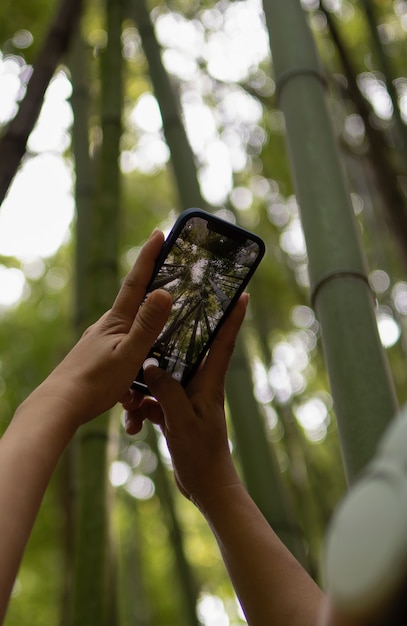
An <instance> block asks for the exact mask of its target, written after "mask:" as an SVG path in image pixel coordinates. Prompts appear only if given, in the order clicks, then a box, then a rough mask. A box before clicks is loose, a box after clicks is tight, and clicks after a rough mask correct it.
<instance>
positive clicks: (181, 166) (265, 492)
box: [132, 0, 305, 562]
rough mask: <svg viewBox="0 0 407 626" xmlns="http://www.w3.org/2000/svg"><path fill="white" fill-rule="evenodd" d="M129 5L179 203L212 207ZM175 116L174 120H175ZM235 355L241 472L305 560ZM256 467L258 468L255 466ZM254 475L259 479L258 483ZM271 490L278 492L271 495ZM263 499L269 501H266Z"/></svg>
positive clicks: (141, 13)
mask: <svg viewBox="0 0 407 626" xmlns="http://www.w3.org/2000/svg"><path fill="white" fill-rule="evenodd" d="M132 11H133V15H134V19H135V21H136V23H137V25H138V28H139V30H140V35H141V37H142V41H143V48H144V51H145V54H146V57H147V60H148V63H149V68H150V75H151V80H152V83H153V86H154V90H155V93H156V96H157V99H158V102H159V105H160V108H161V113H162V116H163V120H165V121H164V131H165V133H166V139H167V142H168V144H169V146H170V150H171V159H172V162H173V166H174V175H175V182H176V185H177V188H178V190H179V197H180V198H181V205H182V208H188V207H193V206H201V207H202V206H203V208H206V209H207V210H213V208H211V207H210V206H208V205H206V207H205V205H204V204H203V201H202V197H201V191H200V187H199V183H198V175H197V168H196V164H195V160H194V157H193V153H192V150H191V147H190V145H189V143H188V139H187V135H186V133H185V131H184V130H183V127H182V122H181V117H180V115H179V111H180V103H179V102H178V100H177V94H176V92H175V91H174V90H173V89H172V87H171V82H170V80H169V78H168V75H167V73H166V70H165V68H164V66H163V64H162V60H161V51H160V47H159V45H158V42H157V40H156V38H155V35H154V29H153V24H152V23H151V20H150V16H149V14H148V11H147V9H146V6H145V2H144V1H143V0H133V2H132ZM174 121H175V122H176V123H175V124H174ZM245 351H246V348H245V346H244V339H243V336H240V337H239V338H238V340H237V346H236V353H238V354H245ZM239 361H240V359H239V358H237V359H235V360H234V361H233V362H232V365H231V372H230V375H231V376H232V377H233V376H236V377H238V378H239V386H238V387H232V386H230V385H229V386H228V388H227V397H228V399H229V398H232V400H231V401H230V402H231V403H230V406H231V416H232V423H233V428H234V429H235V431H236V437H237V439H239V452H240V458H241V460H242V469H243V475H244V477H245V480H246V483H247V486H248V490H249V492H250V494H251V496H252V497H253V499H254V500H255V502H256V503H257V504H258V506H259V507H260V508H261V509H262V510H263V511H264V512H265V514H266V517H267V519H268V520H269V522H270V524H271V525H272V526H273V527H274V526H275V527H276V528H277V532H280V531H281V536H284V538H285V539H287V541H288V543H289V546H290V548H291V549H292V551H293V552H294V554H295V556H296V557H297V558H298V559H299V560H300V561H302V562H304V561H305V558H304V550H303V546H302V542H301V540H298V535H297V538H296V539H294V536H295V535H296V533H297V528H296V523H295V521H294V516H293V515H292V514H291V511H290V510H289V507H288V506H285V504H283V500H284V498H283V496H282V494H283V492H284V487H283V481H282V478H281V475H280V470H279V468H278V467H277V464H276V463H275V461H274V460H273V457H272V454H273V453H272V452H271V451H270V447H269V446H268V445H266V444H265V442H266V434H265V432H264V423H263V417H262V415H261V413H260V409H259V406H258V404H257V401H256V398H255V396H254V391H253V385H252V382H251V373H250V371H248V366H247V365H246V366H245V367H246V369H245V375H243V376H241V375H239V367H238V368H237V371H236V372H235V371H234V370H235V367H236V365H235V364H236V363H238V362H239ZM240 372H241V368H240ZM237 388H238V389H239V391H240V395H241V398H242V401H241V402H240V403H238V402H233V396H234V395H236V389H237ZM228 390H229V393H228ZM248 416H249V417H248ZM248 421H249V423H250V426H251V428H250V433H249V435H248V436H247V437H246V436H245V434H242V435H241V433H244V431H243V426H246V425H247V422H248ZM256 435H257V436H256ZM259 468H260V470H261V471H259ZM257 481H259V482H258V483H257ZM274 492H276V493H277V494H279V495H278V496H275V493H274ZM280 496H281V497H280ZM286 497H287V496H286ZM268 500H270V502H269V503H268V504H266V503H267V501H268ZM269 507H271V508H269ZM283 529H285V531H284V532H282V530H283ZM287 529H288V531H287Z"/></svg>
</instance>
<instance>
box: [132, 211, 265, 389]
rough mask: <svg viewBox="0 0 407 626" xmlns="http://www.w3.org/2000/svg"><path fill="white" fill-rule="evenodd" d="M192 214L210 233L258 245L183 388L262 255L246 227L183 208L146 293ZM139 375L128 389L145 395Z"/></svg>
mask: <svg viewBox="0 0 407 626" xmlns="http://www.w3.org/2000/svg"><path fill="white" fill-rule="evenodd" d="M192 217H200V218H202V219H204V220H205V221H206V222H207V223H208V228H209V230H213V231H214V232H216V233H218V234H220V235H224V236H225V237H228V238H231V239H235V240H247V239H251V240H252V241H254V242H255V243H257V245H258V246H259V254H258V256H257V258H256V260H255V262H254V263H253V265H252V266H251V268H250V270H249V272H248V273H247V275H246V276H245V278H244V280H243V282H242V284H241V285H240V287H239V289H238V290H237V291H236V293H235V295H234V296H233V298H232V300H231V302H230V304H229V306H228V308H227V310H226V311H225V313H224V315H223V316H222V318H221V319H220V321H219V323H218V325H217V326H216V328H215V330H214V331H213V333H212V334H211V336H210V337H209V340H208V341H207V343H206V345H205V347H204V349H203V350H202V351H201V352H200V354H199V357H198V359H197V361H196V362H195V363H194V365H193V367H192V369H191V370H190V372H189V374H188V375H187V376H186V377H185V379H184V380H183V381H182V382H181V383H180V384H182V386H183V387H185V386H186V385H187V384H188V382H189V381H190V380H191V378H192V377H193V376H194V374H195V373H196V371H197V369H198V367H199V365H200V363H201V362H202V360H203V358H204V357H205V354H207V352H208V350H209V348H210V346H211V344H212V342H213V340H214V339H215V337H216V335H217V334H218V332H219V330H220V328H221V327H222V325H223V324H224V323H225V321H226V320H227V318H228V317H229V315H230V313H231V311H232V310H233V307H234V306H235V304H236V302H237V301H238V299H239V297H240V296H241V294H242V293H243V291H244V290H245V288H246V287H247V284H248V283H249V281H250V279H251V278H252V276H253V274H254V272H255V271H256V269H257V268H258V266H259V264H260V262H261V260H262V258H263V256H264V254H265V250H266V248H265V244H264V241H263V240H262V239H261V237H259V236H258V235H256V234H254V233H252V232H251V231H249V230H246V229H244V228H242V227H241V226H237V225H236V224H232V223H231V222H227V221H226V220H224V219H222V218H220V217H217V216H216V215H213V214H212V213H209V212H208V211H204V210H203V209H196V208H193V209H186V210H185V211H183V212H182V213H181V214H180V215H179V216H178V218H177V220H176V222H175V223H174V225H173V227H172V229H171V231H170V233H169V235H168V237H167V238H166V240H165V241H164V243H163V246H162V249H161V251H160V253H159V255H158V257H157V260H156V263H155V266H154V270H153V273H152V275H151V279H150V281H149V283H148V286H147V289H146V294H147V293H148V292H149V291H150V287H151V285H152V284H153V283H154V280H155V277H156V276H157V274H158V272H159V270H160V268H161V266H162V265H163V263H164V261H165V259H166V257H167V256H168V254H169V252H170V250H171V248H172V247H173V245H174V243H175V242H176V240H177V239H178V236H179V234H180V233H181V232H182V229H183V227H184V225H185V223H186V222H187V221H188V220H190V219H191V218H192ZM138 375H139V374H138V373H137V375H136V378H135V379H134V381H133V383H132V385H131V388H132V389H137V390H138V391H141V392H142V393H144V394H146V395H150V391H149V389H148V387H147V385H145V384H144V383H142V382H139V381H137V376H138Z"/></svg>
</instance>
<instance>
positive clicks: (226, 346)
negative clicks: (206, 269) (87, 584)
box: [188, 293, 249, 391]
mask: <svg viewBox="0 0 407 626" xmlns="http://www.w3.org/2000/svg"><path fill="white" fill-rule="evenodd" d="M248 301H249V296H248V294H246V293H245V294H242V295H241V297H240V298H239V300H238V302H237V304H236V306H235V307H234V308H233V310H232V312H231V313H230V315H229V317H228V319H227V320H226V321H225V323H224V324H223V326H222V328H221V329H220V331H219V333H218V334H217V336H216V337H215V339H214V341H213V344H212V346H211V348H210V351H209V354H208V355H207V357H206V359H205V361H204V363H203V366H202V368H201V370H200V371H199V372H198V374H197V375H196V376H195V377H194V378H193V379H192V381H191V385H190V386H191V388H192V390H193V388H194V386H195V384H199V386H202V384H204V385H205V388H206V389H207V390H208V391H210V390H214V389H217V388H219V387H220V386H221V387H223V384H224V381H225V377H226V373H227V370H228V367H229V363H230V359H231V358H232V354H233V350H234V347H235V343H236V338H237V335H238V333H239V330H240V328H241V326H242V323H243V320H244V317H245V314H246V309H247V304H248ZM190 386H188V388H190Z"/></svg>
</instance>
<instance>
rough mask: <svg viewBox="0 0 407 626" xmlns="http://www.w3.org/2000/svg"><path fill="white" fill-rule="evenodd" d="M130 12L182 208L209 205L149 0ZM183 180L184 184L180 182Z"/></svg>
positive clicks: (134, 3) (134, 1)
mask: <svg viewBox="0 0 407 626" xmlns="http://www.w3.org/2000/svg"><path fill="white" fill-rule="evenodd" d="M130 15H131V16H132V17H133V19H134V21H135V22H136V25H137V29H138V31H139V33H140V37H141V40H142V44H143V50H144V54H145V55H146V59H147V62H148V67H149V75H150V79H151V83H152V86H153V89H154V93H155V96H156V98H157V101H158V105H159V107H160V111H161V117H162V121H163V127H164V135H165V139H166V142H167V144H168V147H169V150H170V153H171V164H172V168H173V172H174V177H175V179H176V181H177V183H176V185H177V190H178V195H179V198H180V203H181V207H182V209H189V208H191V207H200V208H203V209H205V208H209V207H207V205H206V202H205V201H204V200H203V198H202V194H201V189H200V186H199V182H198V177H197V173H196V164H195V155H194V153H193V151H192V149H191V146H190V144H189V142H188V138H187V134H186V131H185V128H184V125H183V122H182V117H181V110H180V108H181V107H180V104H179V102H178V96H177V95H176V88H175V85H174V84H173V83H172V82H171V80H170V77H169V76H168V74H167V71H166V69H165V67H164V64H163V62H162V58H161V48H160V45H159V43H158V41H157V37H156V35H155V32H154V25H153V23H152V21H151V18H150V14H149V12H148V10H147V7H146V3H145V0H131V2H130ZM179 181H182V184H179Z"/></svg>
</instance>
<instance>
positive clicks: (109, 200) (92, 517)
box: [71, 0, 123, 626]
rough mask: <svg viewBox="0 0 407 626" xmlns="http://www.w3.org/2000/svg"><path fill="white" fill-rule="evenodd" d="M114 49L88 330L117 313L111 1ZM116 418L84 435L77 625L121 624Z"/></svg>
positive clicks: (88, 222)
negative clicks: (112, 484) (112, 448)
mask: <svg viewBox="0 0 407 626" xmlns="http://www.w3.org/2000/svg"><path fill="white" fill-rule="evenodd" d="M106 15H107V17H106V22H107V34H108V44H107V47H106V49H105V50H104V51H103V53H102V57H101V127H102V133H103V140H102V144H101V146H100V153H99V155H98V162H97V174H96V194H95V198H94V203H93V205H92V207H91V210H90V211H89V214H88V213H86V215H84V216H83V219H81V218H79V221H78V227H79V229H80V230H79V232H78V254H79V253H80V254H81V258H80V259H79V258H78V273H80V272H81V271H83V272H84V273H85V274H86V276H87V278H86V279H85V280H83V281H82V280H80V281H79V282H78V286H79V288H80V289H81V290H82V289H84V288H86V289H87V292H86V293H79V292H78V299H79V298H81V299H82V300H83V307H82V311H80V312H79V314H78V316H77V317H78V320H80V321H81V323H82V322H83V325H84V326H88V325H89V324H90V323H92V322H93V321H94V320H95V319H97V318H98V317H99V316H100V315H101V314H102V313H103V312H104V311H106V310H107V309H108V308H109V307H110V306H111V302H112V300H113V298H114V296H115V294H116V293H117V289H118V283H119V277H118V262H117V258H118V239H119V206H120V172H119V164H118V160H119V153H120V152H119V150H120V146H119V144H120V138H121V108H122V71H121V66H122V54H121V30H122V19H123V6H122V3H121V2H117V0H107V3H106ZM109 418H110V415H109V413H106V414H105V415H103V416H101V417H100V418H99V419H98V420H96V421H93V422H91V423H89V424H87V425H85V426H84V427H82V429H81V430H80V431H79V433H78V436H77V439H76V445H77V450H76V455H77V457H76V460H77V467H78V470H77V491H78V502H77V537H76V551H75V569H74V589H73V605H72V621H71V623H72V626H83V624H86V625H87V626H93V625H95V626H96V625H97V626H103V625H104V624H107V623H109V626H110V624H114V621H115V618H114V616H112V615H109V612H110V611H111V608H112V607H114V606H115V601H114V595H113V594H114V587H115V586H114V584H112V580H111V579H110V580H109V578H110V573H111V572H114V571H115V568H114V567H112V564H111V563H110V564H109V559H111V557H112V550H111V547H110V545H109V534H110V519H109V510H108V506H107V495H108V494H107V484H108V482H107V472H108V458H107V446H108V440H109V424H110V419H109Z"/></svg>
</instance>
